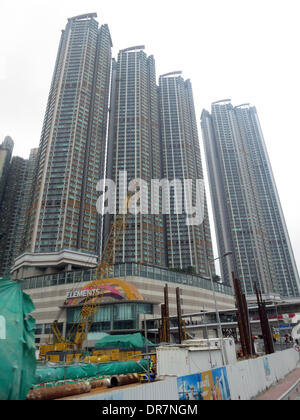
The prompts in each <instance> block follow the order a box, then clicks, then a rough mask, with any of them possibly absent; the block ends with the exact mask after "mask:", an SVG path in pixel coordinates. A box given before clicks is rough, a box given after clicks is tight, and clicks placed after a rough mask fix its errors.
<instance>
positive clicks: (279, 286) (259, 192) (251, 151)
mask: <svg viewBox="0 0 300 420" xmlns="http://www.w3.org/2000/svg"><path fill="white" fill-rule="evenodd" d="M201 126H202V133H203V140H204V144H205V152H206V158H207V166H208V172H209V181H210V189H211V196H212V205H213V210H214V217H215V225H216V234H217V241H218V248H219V253H220V254H223V253H224V252H226V251H232V252H233V258H232V259H231V260H230V261H229V260H228V259H226V261H225V260H223V261H222V262H221V271H222V276H223V277H224V278H225V280H226V282H228V283H229V282H230V278H231V272H232V271H234V272H235V274H236V275H237V276H238V277H239V278H240V280H241V282H242V284H243V288H244V290H245V291H246V293H247V295H248V296H249V295H254V293H255V292H254V283H255V282H256V283H257V284H258V286H259V287H260V290H261V291H262V293H264V294H265V295H266V296H274V294H275V295H278V294H279V295H280V296H281V297H285V298H287V297H290V298H291V297H295V296H299V275H298V271H297V267H296V263H295V259H294V256H293V251H292V247H291V243H290V239H289V235H288V231H287V227H286V224H285V220H284V215H283V212H282V208H281V205H280V200H279V196H278V192H277V189H276V184H275V180H274V176H273V173H272V168H271V164H270V161H269V157H268V153H267V150H266V146H265V142H264V138H263V134H262V130H261V127H260V123H259V119H258V115H257V111H256V109H255V107H251V106H250V105H249V104H242V105H239V106H236V107H233V106H232V104H231V101H230V100H222V101H217V102H215V103H213V104H212V110H211V114H210V113H209V112H208V111H206V110H203V112H202V117H201Z"/></svg>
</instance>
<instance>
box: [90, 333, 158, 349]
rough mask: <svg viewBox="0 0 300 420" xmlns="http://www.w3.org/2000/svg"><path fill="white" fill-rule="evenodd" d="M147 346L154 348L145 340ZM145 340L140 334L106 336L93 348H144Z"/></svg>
mask: <svg viewBox="0 0 300 420" xmlns="http://www.w3.org/2000/svg"><path fill="white" fill-rule="evenodd" d="M147 345H148V346H154V345H155V344H153V343H151V341H149V340H147ZM145 346H146V339H145V337H144V336H143V334H141V333H135V334H123V335H107V336H106V337H103V338H101V340H99V341H98V342H97V343H96V344H95V348H102V347H116V348H120V349H122V348H123V349H134V348H137V347H145Z"/></svg>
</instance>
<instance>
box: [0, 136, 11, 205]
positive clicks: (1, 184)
mask: <svg viewBox="0 0 300 420" xmlns="http://www.w3.org/2000/svg"><path fill="white" fill-rule="evenodd" d="M13 148H14V141H13V139H12V138H11V137H9V136H7V137H5V139H4V140H3V142H2V144H0V204H1V201H2V199H3V194H4V189H5V185H6V180H7V175H8V170H9V165H10V161H11V158H12V152H13Z"/></svg>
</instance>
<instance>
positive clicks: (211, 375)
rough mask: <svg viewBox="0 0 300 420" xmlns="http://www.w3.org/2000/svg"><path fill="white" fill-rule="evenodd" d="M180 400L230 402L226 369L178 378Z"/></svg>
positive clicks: (221, 368)
mask: <svg viewBox="0 0 300 420" xmlns="http://www.w3.org/2000/svg"><path fill="white" fill-rule="evenodd" d="M177 388H178V395H179V400H223V401H224V400H230V399H231V398H230V390H229V384H228V378H227V371H226V368H225V367H224V366H223V367H220V368H216V369H213V370H210V371H207V372H201V373H196V374H193V375H187V376H181V377H179V378H177Z"/></svg>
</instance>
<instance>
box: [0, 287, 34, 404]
mask: <svg viewBox="0 0 300 420" xmlns="http://www.w3.org/2000/svg"><path fill="white" fill-rule="evenodd" d="M33 310H34V306H33V303H32V301H31V299H30V297H29V296H28V295H26V294H25V293H23V292H22V290H21V286H20V284H19V283H18V282H15V281H11V280H9V279H0V400H24V399H26V396H27V394H28V392H29V389H30V387H31V385H32V384H33V383H34V378H35V369H36V359H35V341H34V338H35V337H34V330H35V320H34V319H33V318H32V317H31V316H30V313H31V312H32V311H33Z"/></svg>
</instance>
